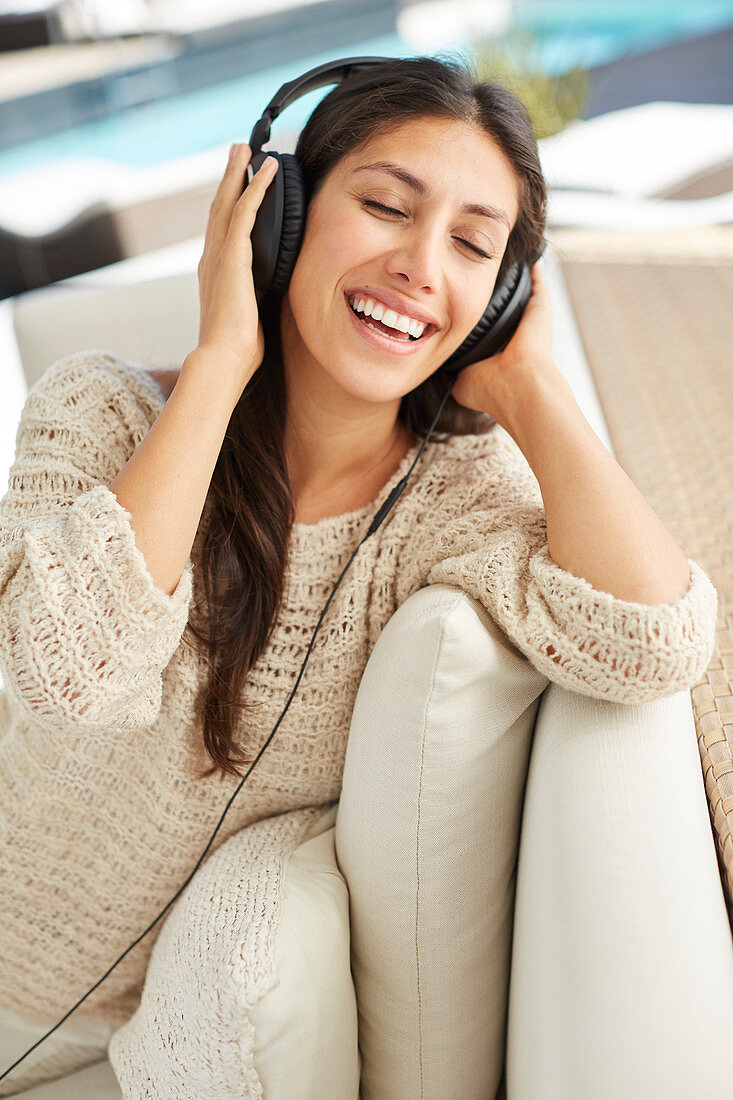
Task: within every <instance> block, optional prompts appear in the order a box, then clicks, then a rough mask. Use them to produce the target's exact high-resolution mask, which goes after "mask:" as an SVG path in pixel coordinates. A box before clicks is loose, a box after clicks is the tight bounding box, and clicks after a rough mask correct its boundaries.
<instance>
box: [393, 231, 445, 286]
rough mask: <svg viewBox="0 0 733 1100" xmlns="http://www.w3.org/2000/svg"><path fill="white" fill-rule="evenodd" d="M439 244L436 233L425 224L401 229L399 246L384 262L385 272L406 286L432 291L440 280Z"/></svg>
mask: <svg viewBox="0 0 733 1100" xmlns="http://www.w3.org/2000/svg"><path fill="white" fill-rule="evenodd" d="M439 250H440V244H439V240H438V234H437V232H435V233H432V232H431V231H430V230H429V229H427V228H426V227H425V226H422V227H420V228H419V229H418V228H417V227H416V226H412V227H410V228H409V229H408V228H407V227H405V228H403V230H402V232H401V234H400V241H399V247H398V248H395V249H394V250H393V251H392V252H391V253H390V256H389V259H388V261H387V271H388V272H389V274H390V275H391V276H393V278H395V279H396V280H398V281H400V282H402V283H404V285H405V286H409V287H410V289H411V290H422V291H423V292H425V293H427V294H434V293H435V292H436V291H437V289H438V284H439V281H440V255H439Z"/></svg>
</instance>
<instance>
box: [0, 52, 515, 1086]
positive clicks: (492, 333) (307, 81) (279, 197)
mask: <svg viewBox="0 0 733 1100" xmlns="http://www.w3.org/2000/svg"><path fill="white" fill-rule="evenodd" d="M386 60H389V59H388V58H384V57H348V58H344V59H343V60H341V61H334V62H332V63H331V64H329V65H319V66H318V68H315V69H311V70H310V71H309V72H307V73H304V75H303V76H300V77H298V78H297V79H296V80H291V81H290V83H289V84H283V86H282V88H281V89H280V91H279V92H277V93H276V94H275V95H274V96H273V98H272V99H271V100H270V102H269V103H268V105H267V107H266V108H265V110H264V112H263V114H262V118H261V119H260V120H259V122H258V123H257V124H256V126H255V128H254V129H253V131H252V136H251V137H250V139H249V145H250V148H251V150H252V158H251V161H250V165H249V168H248V182H249V181H251V179H252V176H253V175H254V173H255V172H256V171H257V169H258V168H259V167H260V165H261V164H262V162H263V161H264V159H265V157H266V156H267V155H268V154H267V153H263V152H262V146H263V145H264V144H265V142H266V141H268V140H269V138H270V127H271V125H272V122H273V120H274V119H276V118H277V116H278V115H279V114H280V112H281V111H282V110H283V109H284V108H285V107H287V106H288V105H289V104H290V103H292V102H293V101H294V100H296V99H299V98H300V97H301V96H302V95H305V94H306V92H309V91H311V90H313V89H315V88H320V87H322V86H323V85H325V84H333V83H336V82H339V81H341V80H343V79H344V78H345V77H347V76H348V74H349V73H350V72H353V71H355V70H357V69H362V68H366V67H368V66H371V65H381V64H383V63H384V62H385V61H386ZM272 155H273V156H275V157H277V159H278V161H279V162H280V168H279V169H278V171H277V173H276V174H275V178H274V180H273V181H272V182H271V183H270V186H269V187H268V189H267V191H266V193H265V197H264V199H263V201H262V204H261V205H260V208H259V210H258V212H257V216H256V220H255V224H254V228H253V230H252V234H251V239H252V255H253V260H252V265H253V276H254V283H255V287H256V289H257V290H261V291H265V292H267V291H275V292H280V293H282V292H283V291H285V290H286V289H287V286H288V283H289V282H290V276H291V274H292V271H293V267H294V266H295V261H296V259H297V256H298V251H299V249H300V242H301V240H302V238H303V227H304V225H305V211H306V206H307V202H306V186H305V180H304V175H303V171H302V169H301V166H300V164H299V162H298V159H297V157H295V156H293V155H292V154H290V153H272ZM530 293H531V279H530V272H529V266H528V264H527V263H526V262H524V263H517V264H514V265H513V266H512V267H511V268H509V270H508V271H507V274H506V277H505V278H504V279H503V280H502V282H501V284H500V285H499V286H497V287H495V289H494V292H493V294H492V295H491V300H490V301H489V304H488V305H487V307H486V309H485V310H484V314H483V316H482V317H481V320H480V321H479V322H478V324H477V325H476V327H475V328H474V329H473V330H472V332H470V333H469V335H468V336H467V337H466V339H465V340H464V341H463V343H462V344H461V346H460V347H459V348H458V350H457V351H455V352H454V353H453V355H451V357H450V358H449V359H448V360H446V362H445V363H444V364H443V368H442V369H443V370H445V371H447V373H448V374H449V375H450V376H451V378H452V381H451V386H450V387H449V389H448V390H447V391H446V393H445V395H444V397H443V400H442V402H441V404H440V407H439V409H438V411H437V413H436V414H435V418H434V420H433V423H432V425H431V427H430V428H429V430H428V433H427V435H426V436H425V438H424V439H423V442H422V444H421V446H420V449H419V450H418V453H417V455H416V456H415V458H414V459H413V462H412V466H411V467H410V469H409V470H408V471H407V473H406V474H405V475H404V477H403V478H402V479H401V480H400V481H399V482H398V483H397V485H395V486H394V488H393V489H392V490H391V492H390V494H389V496H388V497H387V499H386V500H385V501H384V503H383V504H382V505H381V507H380V508H379V509H378V511H377V513H376V515H375V516H374V519H373V520H372V522H371V524H370V526H369V530H368V531H367V532H366V534H365V535H364V537H363V538H362V540H361V542H360V543H359V545H358V546H357V547H356V550H354V552H353V554H352V555H351V557H350V558H349V560H348V562H347V563H346V565H345V566H344V568H343V570H342V571H341V575H340V576H339V578H338V580H337V581H336V584H335V585H334V587H333V590H332V592H331V595H330V596H329V597H328V600H327V601H326V604H325V606H324V608H323V611H322V612H321V617H320V619H319V620H318V623H317V624H316V628H315V630H314V631H313V635H312V637H311V641H310V645H309V646H308V651H307V652H306V655H305V659H304V660H303V664H302V665H301V668H300V672H299V673H298V678H297V680H296V681H295V685H294V687H293V690H292V691H291V693H290V695H289V697H288V701H287V703H286V704H285V706H284V708H283V710H282V713H281V715H280V717H279V718H278V720H277V722H276V723H275V726H274V727H273V729H272V731H271V733H270V735H269V737H268V738H267V740H266V741H265V743H264V745H263V746H262V747H261V749H260V750H259V752H258V753H257V756H256V757H255V759H254V761H253V762H252V764H250V766H249V768H248V770H247V772H246V774H245V775H244V777H243V778H242V780H241V782H240V783H239V785H238V786H237V788H236V790H235V791H234V793H233V794H232V795H231V796H230V798H229V800H228V802H227V804H226V806H225V807H224V812H223V813H222V815H221V817H220V818H219V821H218V822H217V825H216V828H215V829H214V831H213V832H212V834H211V836H210V837H209V840H208V843H207V844H206V847H205V848H204V850H203V852H202V853H201V855H200V856H199V859H198V862H197V863H196V865H195V867H194V868H193V870H192V871H191V873H190V874H189V875H188V877H187V878H186V880H185V882H184V883H183V884H182V885H181V886H180V887H179V889H178V890H177V891H176V893H175V894H174V895H173V897H172V898H171V899H170V900H169V901H168V902H167V904H166V905H165V907H164V908H163V909H161V911H160V913H158V915H157V917H156V918H155V920H154V921H152V922H151V924H149V925H148V927H147V928H146V929H145V930H144V931H143V932H141V933H140V935H139V936H138V937H137V939H135V940H133V942H132V943H131V944H130V945H129V947H127V948H126V950H125V951H123V953H122V954H121V955H120V957H119V958H118V959H116V960H115V962H114V963H112V965H111V966H110V967H109V969H108V970H107V971H106V972H105V973H104V974H103V975H102V976H101V978H100V979H99V980H98V981H97V982H95V984H94V985H93V986H92V987H91V989H88V990H87V992H86V993H85V994H84V995H83V996H82V997H80V998H79V1000H78V1001H77V1002H76V1004H74V1005H72V1007H71V1008H70V1009H69V1011H68V1012H67V1013H66V1014H65V1015H64V1016H62V1017H61V1019H60V1020H59V1021H58V1022H57V1023H56V1024H54V1026H53V1027H52V1028H51V1029H50V1030H49V1031H47V1032H46V1034H45V1035H43V1036H41V1038H40V1039H38V1040H37V1041H36V1042H35V1043H34V1044H33V1045H32V1046H31V1047H29V1049H28V1050H27V1051H26V1052H25V1053H24V1054H23V1055H21V1057H20V1058H18V1059H17V1060H16V1061H15V1062H13V1064H12V1066H9V1067H8V1068H7V1069H6V1070H4V1071H3V1072H0V1081H1V1080H2V1079H3V1078H4V1077H7V1076H8V1074H9V1073H11V1072H12V1070H13V1069H15V1068H16V1066H18V1065H20V1063H21V1062H22V1061H23V1060H24V1059H25V1058H27V1056H28V1055H29V1054H30V1053H31V1051H33V1050H35V1049H36V1047H37V1046H40V1044H41V1043H42V1042H44V1040H45V1039H47V1038H48V1037H49V1036H50V1035H52V1034H53V1033H54V1031H56V1030H57V1028H59V1027H61V1025H62V1024H63V1023H64V1021H65V1020H67V1019H68V1017H69V1016H70V1015H71V1014H72V1012H75V1011H76V1009H77V1008H78V1007H79V1006H80V1005H81V1004H83V1002H84V1001H85V1000H86V999H87V997H89V996H90V994H92V993H93V992H94V990H95V989H97V988H98V987H99V986H100V985H101V984H102V982H103V981H104V980H105V978H107V977H108V975H109V974H111V973H112V971H113V970H114V969H115V967H116V966H117V965H118V964H119V963H121V962H122V960H123V959H124V958H125V956H126V955H128V954H129V953H130V951H132V950H133V948H134V947H136V946H137V944H139V943H140V941H141V940H142V939H144V937H145V936H147V934H148V932H150V931H151V929H153V928H154V927H155V925H156V924H157V923H158V922H159V921H160V920H161V919H162V918H163V916H164V915H165V914H166V913H167V912H168V910H169V909H170V907H171V906H172V905H173V903H174V902H175V901H176V899H177V898H178V897H180V895H181V894H182V893H183V891H184V889H185V888H186V886H188V884H189V882H190V881H191V879H192V878H193V876H194V875H195V874H196V872H197V870H198V869H199V867H200V866H201V864H202V862H203V860H204V858H205V856H206V853H207V852H208V851H209V849H210V847H211V845H212V844H213V842H214V838H215V837H216V834H217V833H218V832H219V829H220V828H221V825H222V822H223V821H224V818H225V817H226V814H227V812H228V810H229V807H230V806H231V805H232V803H233V802H234V800H235V798H236V797H237V795H238V794H239V792H240V790H241V789H242V786H243V784H244V783H245V781H246V780H247V779H248V778H249V776H250V774H251V772H252V770H253V769H254V767H255V766H256V764H257V763H258V761H259V759H260V757H261V756H262V754H263V752H264V751H265V749H266V748H267V746H268V745H269V744H270V742H271V741H272V738H273V737H274V735H275V733H276V731H277V728H278V726H279V725H280V723H281V722H282V720H283V718H284V717H285V713H286V711H287V709H288V707H289V706H290V704H291V702H292V700H293V696H294V695H295V693H296V691H297V690H298V685H299V684H300V680H301V677H302V675H303V672H304V671H305V666H306V664H307V662H308V658H309V657H310V654H311V650H312V648H313V643H314V642H315V639H316V634H317V633H318V630H319V628H320V625H321V623H322V622H323V617H324V615H325V614H326V612H327V611H328V608H329V606H330V604H331V600H332V599H333V597H334V595H335V593H336V590H337V589H338V587H339V585H340V584H341V581H342V580H343V578H344V575H345V573H346V571H347V570H348V568H349V566H350V565H351V563H352V561H353V560H354V558H355V556H356V554H357V552H358V550H359V548H360V547H361V545H362V544H363V543H364V542H365V541H366V539H368V538H369V537H370V536H371V535H373V534H374V533H375V532H376V531H377V529H378V528H379V527H380V526H381V524H382V523H383V522H384V520H385V518H386V517H387V515H388V513H389V512H390V510H391V509H392V508H393V506H394V505H395V503H396V502H397V499H398V498H399V496H400V494H401V493H402V491H403V489H404V488H405V486H406V484H407V482H408V479H409V477H410V474H411V473H412V471H413V470H414V468H415V466H416V465H417V463H418V461H419V459H420V456H421V455H422V452H423V450H424V449H425V446H426V444H427V442H428V440H429V439H430V436H431V435H432V432H433V430H434V428H435V425H436V424H437V423H438V420H439V419H440V416H441V414H442V412H443V409H444V407H445V404H446V401H447V400H448V397H449V396H450V391H451V389H452V386H453V382H454V381H455V375H457V374H458V372H459V371H461V370H463V368H464V367H467V366H468V365H469V363H475V362H477V361H478V360H479V359H487V358H488V357H489V356H490V355H494V354H495V353H496V352H497V351H501V349H502V348H503V347H504V346H505V345H506V344H507V343H508V342H509V340H510V338H511V336H512V335H513V333H514V331H515V329H516V327H517V325H518V324H519V319H520V317H521V316H522V310H523V309H524V307H525V306H526V304H527V302H528V301H529V296H530ZM0 1068H1V1067H0Z"/></svg>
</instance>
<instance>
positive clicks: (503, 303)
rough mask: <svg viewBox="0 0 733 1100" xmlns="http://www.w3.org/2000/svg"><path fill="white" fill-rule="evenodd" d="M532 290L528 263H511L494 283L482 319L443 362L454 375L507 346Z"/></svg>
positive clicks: (451, 374)
mask: <svg viewBox="0 0 733 1100" xmlns="http://www.w3.org/2000/svg"><path fill="white" fill-rule="evenodd" d="M531 293H532V277H531V274H530V270H529V267H528V266H527V265H526V264H521V263H516V264H512V266H511V267H510V268H509V270H508V271H507V272H506V274H505V276H504V278H503V279H502V281H501V283H500V284H499V285H498V286H496V287H494V292H493V294H492V295H491V298H490V299H489V304H488V305H487V307H486V309H485V310H484V312H483V315H482V317H481V319H480V320H479V322H478V323H477V324H476V325H475V326H474V328H473V329H471V331H470V332H469V334H468V336H467V337H466V339H465V340H464V341H463V343H462V344H461V346H460V347H459V348H458V349H457V350H456V351H454V352H453V355H451V357H450V359H447V360H446V361H445V363H444V364H443V368H442V369H443V370H445V371H446V372H447V373H448V374H449V375H450V376H451V377H454V376H455V375H456V374H458V372H459V371H462V370H463V368H464V367H467V366H468V365H469V364H470V363H477V362H478V361H479V359H488V358H489V357H490V356H492V355H496V353H497V352H498V351H501V350H502V348H504V347H506V345H507V344H508V343H509V340H510V339H511V337H512V336H513V335H514V333H515V331H516V329H517V325H518V324H519V321H520V318H521V316H522V313H523V312H524V307H525V306H526V305H527V302H528V301H529V298H530V295H531Z"/></svg>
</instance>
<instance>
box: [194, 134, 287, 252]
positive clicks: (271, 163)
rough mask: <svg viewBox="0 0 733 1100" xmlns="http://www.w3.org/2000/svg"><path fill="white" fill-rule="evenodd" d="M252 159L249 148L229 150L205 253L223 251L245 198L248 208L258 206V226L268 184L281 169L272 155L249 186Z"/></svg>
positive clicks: (215, 199) (211, 208)
mask: <svg viewBox="0 0 733 1100" xmlns="http://www.w3.org/2000/svg"><path fill="white" fill-rule="evenodd" d="M251 159H252V151H251V149H250V147H249V145H246V144H243V145H233V146H232V148H231V149H230V150H229V161H228V163H227V166H226V169H225V171H224V175H223V177H222V179H221V180H220V181H219V186H218V188H217V190H216V194H215V195H214V199H213V202H212V204H211V207H210V209H209V220H208V224H207V227H206V238H205V244H204V250H205V251H214V252H218V251H219V249H220V248H221V246H222V245H223V243H224V240H225V239H226V236H227V233H228V232H229V226H230V224H231V221H232V215H233V213H234V210H235V208H236V207H237V203H238V202H239V200H240V199H244V198H245V196H247V199H246V202H245V203H244V205H245V206H247V207H249V206H250V205H252V204H254V210H253V213H252V218H251V225H253V224H254V215H255V214H256V212H257V209H258V208H259V205H260V203H261V202H262V197H263V195H264V193H265V190H266V188H267V184H268V183H269V182H270V180H271V179H272V177H273V176H274V175H275V172H276V170H277V160H276V158H275V157H269V156H268V157H267V159H266V160H265V162H264V164H263V165H262V167H261V168H260V169H259V171H257V172H255V175H254V177H253V179H252V182H251V183H250V184H248V185H245V173H246V169H247V166H248V165H249V162H250V160H251ZM251 225H250V229H251Z"/></svg>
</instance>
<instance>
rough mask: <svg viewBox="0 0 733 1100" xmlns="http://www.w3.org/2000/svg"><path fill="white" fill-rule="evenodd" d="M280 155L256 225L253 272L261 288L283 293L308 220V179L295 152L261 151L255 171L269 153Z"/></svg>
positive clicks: (253, 159) (251, 236)
mask: <svg viewBox="0 0 733 1100" xmlns="http://www.w3.org/2000/svg"><path fill="white" fill-rule="evenodd" d="M268 155H270V156H274V157H277V160H278V164H279V167H278V170H277V172H276V173H275V177H274V179H273V180H272V182H271V183H270V185H269V187H268V188H267V190H266V191H265V195H264V198H263V199H262V202H261V203H260V206H259V209H258V211H257V214H256V216H255V222H254V225H253V226H252V233H251V234H250V239H251V241H252V274H253V278H254V284H255V287H256V289H257V290H261V291H263V292H265V293H266V292H267V291H270V290H274V291H277V292H279V293H283V292H284V291H285V290H287V288H288V283H289V282H290V276H291V275H292V273H293V268H294V266H295V261H296V259H297V258H298V251H299V249H300V242H301V240H302V239H303V226H304V224H305V208H306V202H305V183H304V179H303V170H302V168H301V167H300V162H299V161H298V159H297V158H296V157H295V156H293V154H292V153H276V152H274V151H271V152H270V153H269V154H268V153H257V154H255V156H254V157H253V158H252V171H253V172H257V170H258V168H259V167H260V165H261V164H262V163H263V162H264V160H265V157H266V156H268Z"/></svg>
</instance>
